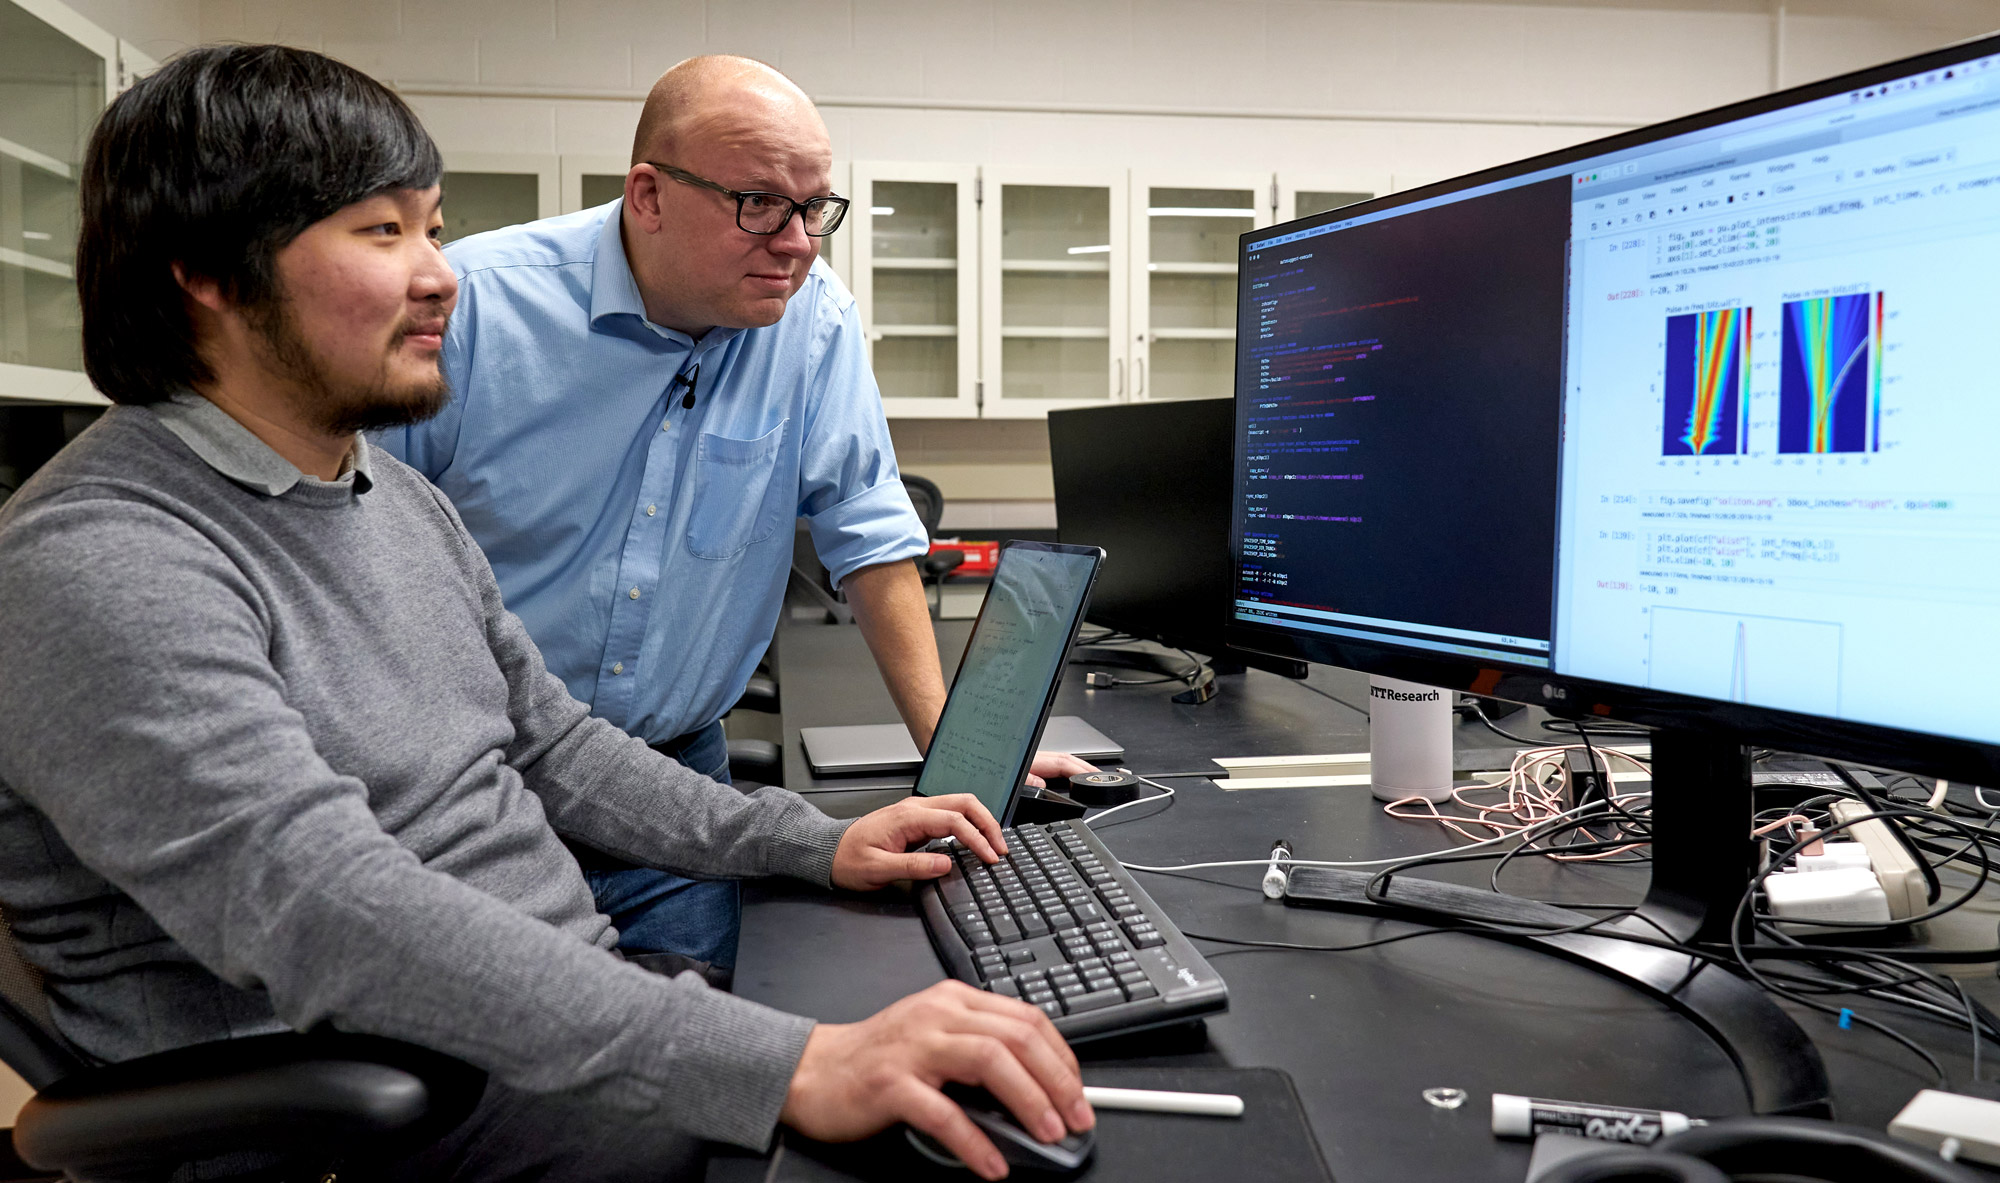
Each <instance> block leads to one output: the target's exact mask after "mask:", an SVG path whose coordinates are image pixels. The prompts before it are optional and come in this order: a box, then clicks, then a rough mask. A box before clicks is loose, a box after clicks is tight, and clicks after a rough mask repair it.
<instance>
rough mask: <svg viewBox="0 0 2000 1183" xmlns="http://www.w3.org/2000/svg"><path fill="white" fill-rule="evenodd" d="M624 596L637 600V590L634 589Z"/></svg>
mask: <svg viewBox="0 0 2000 1183" xmlns="http://www.w3.org/2000/svg"><path fill="white" fill-rule="evenodd" d="M625 594H626V595H628V596H631V597H632V598H633V599H635V600H636V599H638V598H639V589H638V588H636V587H635V588H633V589H632V590H631V591H628V592H626V593H625Z"/></svg>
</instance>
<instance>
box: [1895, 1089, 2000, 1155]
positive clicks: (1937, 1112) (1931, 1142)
mask: <svg viewBox="0 0 2000 1183" xmlns="http://www.w3.org/2000/svg"><path fill="white" fill-rule="evenodd" d="M1889 1136H1890V1137H1892V1138H1901V1139H1902V1140H1903V1141H1905V1142H1911V1143H1914V1144H1916V1145H1918V1146H1922V1147H1924V1148H1925V1149H1927V1150H1935V1151H1937V1152H1938V1153H1939V1154H1943V1155H1945V1157H1947V1158H1953V1159H1959V1158H1963V1159H1969V1160H1971V1161H1973V1162H1983V1163H1989V1164H1992V1165H1996V1166H2000V1101H1982V1100H1980V1099H1979V1098H1978V1097H1968V1096H1964V1095H1963V1094H1960V1093H1946V1092H1940V1091H1938V1090H1937V1089H1925V1090H1924V1091H1923V1092H1920V1093H1918V1094H1917V1095H1916V1096H1914V1097H1912V1098H1910V1103H1909V1104H1908V1105H1905V1106H1903V1111H1902V1112H1901V1113H1898V1114H1897V1115H1896V1116H1895V1117H1894V1118H1893V1119H1891V1120H1890V1122H1889ZM1953 1142H1955V1143H1957V1149H1956V1150H1955V1151H1952V1152H1951V1153H1949V1154H1946V1151H1947V1150H1948V1149H1949V1147H1948V1146H1947V1143H1953Z"/></svg>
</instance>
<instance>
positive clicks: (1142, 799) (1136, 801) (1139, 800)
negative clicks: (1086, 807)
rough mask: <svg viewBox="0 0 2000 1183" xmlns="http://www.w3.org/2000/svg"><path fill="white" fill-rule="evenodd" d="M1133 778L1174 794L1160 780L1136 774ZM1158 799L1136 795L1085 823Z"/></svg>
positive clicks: (1098, 820)
mask: <svg viewBox="0 0 2000 1183" xmlns="http://www.w3.org/2000/svg"><path fill="white" fill-rule="evenodd" d="M1133 779H1134V780H1137V781H1138V782H1139V783H1140V784H1142V785H1151V786H1153V787H1154V788H1156V789H1158V790H1160V791H1161V792H1162V793H1165V794H1166V795H1167V796H1169V797H1171V796H1173V795H1174V791H1173V790H1172V789H1170V788H1168V787H1167V786H1165V785H1163V784H1161V783H1160V782H1159V781H1156V780H1147V779H1146V778H1145V777H1143V776H1136V775H1135V776H1134V777H1133ZM1158 800H1159V798H1158V797H1135V798H1133V799H1132V800H1130V801H1127V802H1126V803H1125V804H1123V805H1113V806H1112V807H1111V808H1109V809H1107V810H1105V811H1104V812H1103V813H1100V814H1098V815H1097V816H1095V817H1089V818H1085V819H1084V822H1083V824H1084V825H1086V826H1094V825H1096V824H1097V823H1098V822H1101V821H1103V820H1104V819H1105V818H1107V817H1110V816H1111V815H1112V814H1114V813H1117V812H1118V811H1119V810H1121V809H1130V808H1132V807H1133V806H1134V805H1144V804H1145V803H1146V802H1148V801H1158Z"/></svg>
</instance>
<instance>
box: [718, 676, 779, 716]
mask: <svg viewBox="0 0 2000 1183" xmlns="http://www.w3.org/2000/svg"><path fill="white" fill-rule="evenodd" d="M729 709H730V710H732V711H761V712H763V713H764V714H767V715H775V714H777V713H778V680H777V679H776V678H773V677H771V675H769V674H751V675H750V684H749V685H747V686H745V687H744V688H743V697H741V698H739V699H737V700H736V705H735V706H733V707H730V708H729Z"/></svg>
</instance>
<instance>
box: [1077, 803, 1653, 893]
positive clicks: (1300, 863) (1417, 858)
mask: <svg viewBox="0 0 2000 1183" xmlns="http://www.w3.org/2000/svg"><path fill="white" fill-rule="evenodd" d="M1146 783H1147V784H1149V785H1150V784H1153V782H1152V781H1146ZM1155 787H1157V788H1165V787H1166V786H1164V785H1158V786H1155ZM1168 791H1169V792H1171V791H1172V790H1168ZM1641 795H1642V794H1636V793H1635V794H1633V796H1641ZM1145 800H1148V801H1157V800H1159V798H1158V797H1147V798H1145ZM1136 804H1138V802H1136V801H1128V802H1126V803H1125V805H1120V806H1118V808H1119V809H1124V808H1125V807H1126V805H1136ZM1597 808H1598V805H1597V803H1596V802H1594V801H1593V802H1587V803H1585V804H1583V805H1579V806H1577V807H1576V808H1574V809H1565V810H1564V811H1562V812H1561V813H1558V814H1556V815H1554V816H1553V817H1549V818H1547V819H1545V820H1543V821H1540V822H1537V823H1536V824H1535V825H1532V826H1529V827H1528V828H1527V829H1525V830H1522V831H1520V832H1519V833H1515V834H1502V835H1500V836H1499V837H1497V838H1487V839H1483V840H1481V841H1479V842H1469V843H1467V844H1466V845H1464V846H1448V847H1446V848H1445V849H1443V850H1434V851H1428V852H1426V853H1424V854H1406V855H1401V856H1399V857H1397V858H1378V859H1360V860H1357V861H1354V862H1346V863H1334V862H1322V861H1319V860H1315V859H1293V860H1292V861H1291V864H1290V865H1291V866H1294V867H1390V866H1400V865H1402V864H1403V863H1415V862H1422V861H1423V860H1425V859H1428V858H1431V857H1433V856H1435V855H1439V854H1457V853H1458V852H1460V851H1463V850H1478V849H1480V848H1482V847H1486V846H1494V845H1497V844H1499V843H1502V842H1512V841H1516V840H1519V841H1522V842H1527V841H1531V840H1533V839H1535V838H1538V837H1540V836H1541V831H1543V830H1545V829H1547V828H1549V827H1551V826H1553V825H1555V823H1557V822H1560V821H1564V820H1566V819H1568V818H1571V817H1575V816H1576V815H1578V814H1580V813H1583V812H1585V811H1591V810H1596V809H1597ZM1110 812H1112V811H1111V810H1109V809H1107V810H1105V811H1104V813H1100V814H1098V815H1097V817H1103V816H1104V815H1105V814H1108V813H1110ZM1091 820H1092V821H1096V820H1097V818H1092V819H1091ZM1119 865H1120V866H1122V867H1124V868H1126V869H1127V870H1130V871H1152V872H1155V873H1160V872H1167V871H1207V870H1211V869H1214V868H1219V867H1268V866H1270V865H1271V858H1270V856H1269V855H1266V856H1265V857H1263V858H1258V859H1237V860H1235V861H1232V862H1220V863H1182V864H1180V865H1179V866H1173V867H1148V866H1142V865H1141V864H1139V863H1128V862H1125V861H1123V860H1122V859H1121V860H1120V861H1119Z"/></svg>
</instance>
